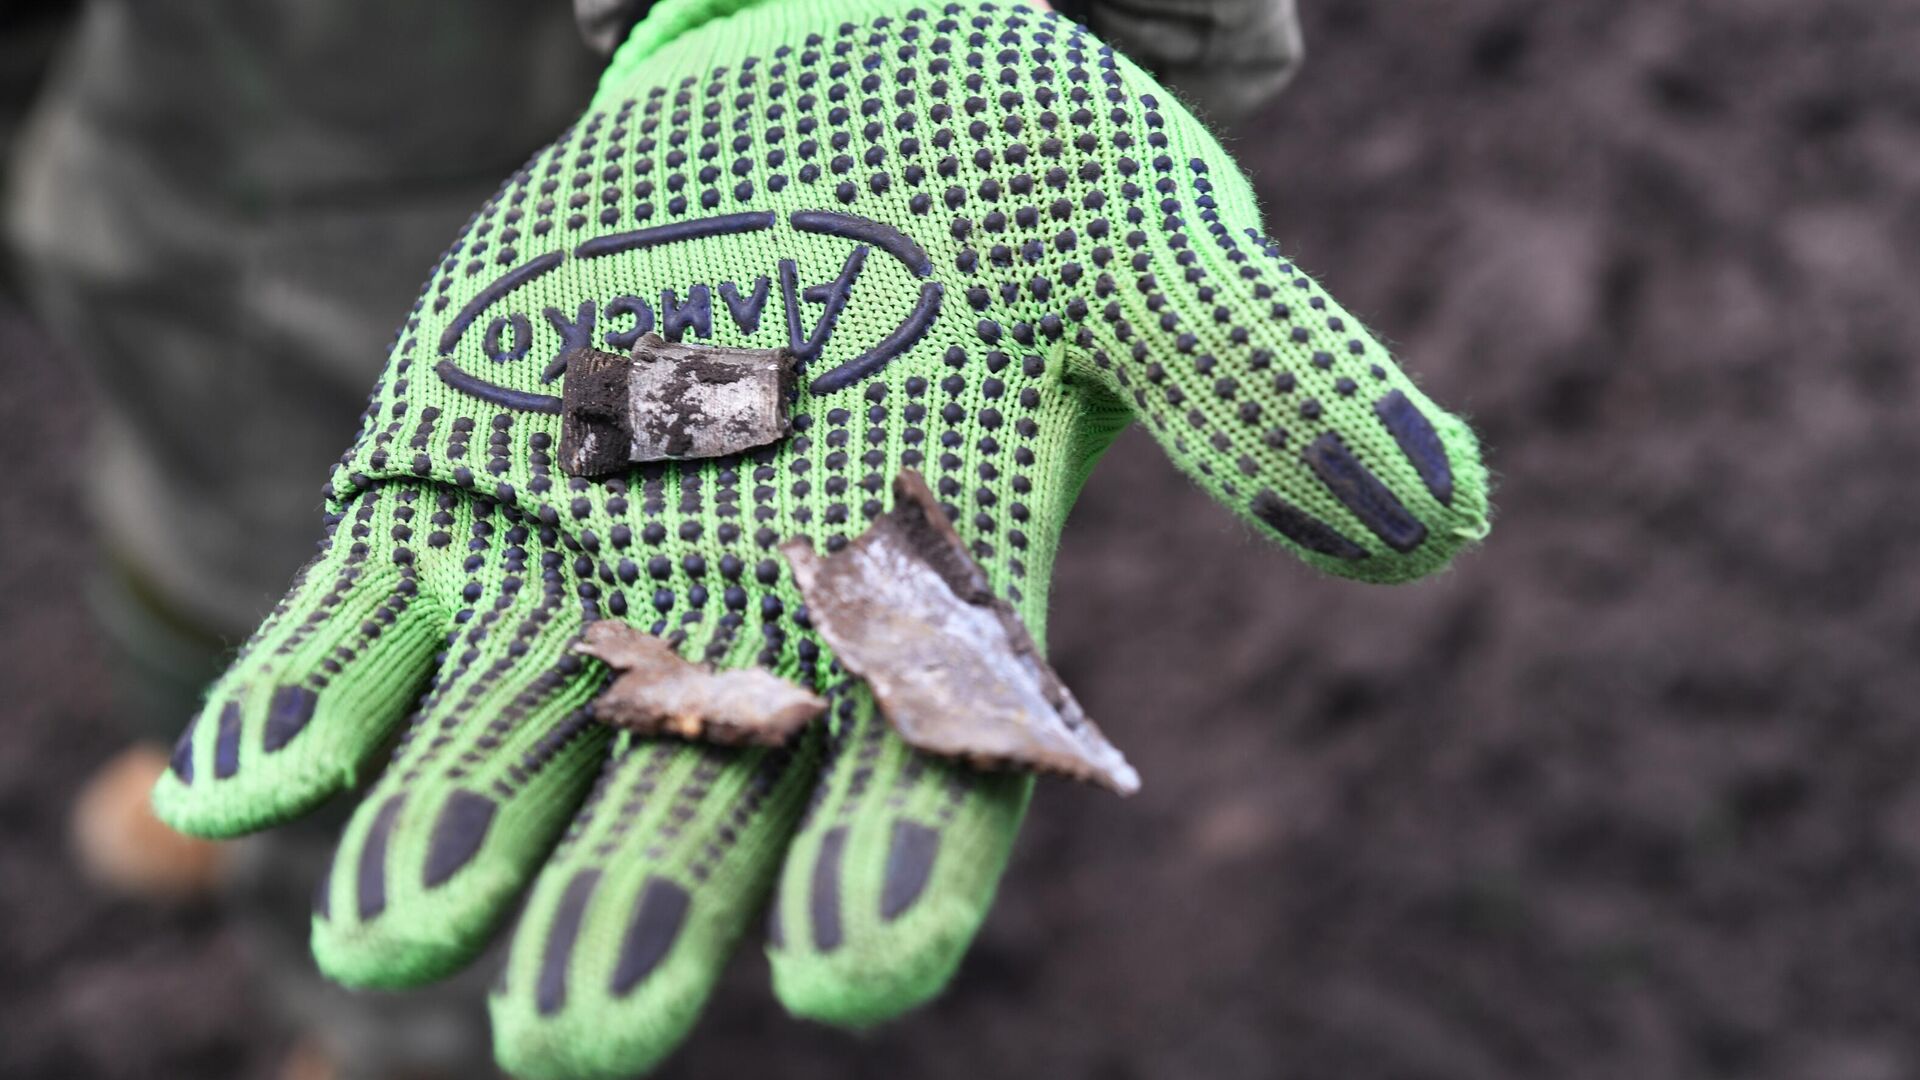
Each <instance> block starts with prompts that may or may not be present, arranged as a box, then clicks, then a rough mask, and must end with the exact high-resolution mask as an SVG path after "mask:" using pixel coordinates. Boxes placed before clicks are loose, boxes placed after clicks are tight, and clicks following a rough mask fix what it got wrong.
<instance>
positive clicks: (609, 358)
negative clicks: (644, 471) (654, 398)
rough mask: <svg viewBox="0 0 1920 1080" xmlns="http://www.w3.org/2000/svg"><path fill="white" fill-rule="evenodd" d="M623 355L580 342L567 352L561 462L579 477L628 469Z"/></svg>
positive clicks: (627, 361) (625, 360)
mask: <svg viewBox="0 0 1920 1080" xmlns="http://www.w3.org/2000/svg"><path fill="white" fill-rule="evenodd" d="M632 365H633V362H632V361H631V360H630V359H628V358H627V357H626V356H624V355H622V354H620V353H610V352H601V351H600V350H599V349H593V348H588V347H586V346H580V347H578V348H576V349H574V350H573V351H572V352H570V353H568V354H567V381H566V382H565V383H564V384H563V385H562V387H561V393H560V464H561V467H562V468H564V469H566V470H567V472H568V473H570V474H571V475H574V476H606V475H608V474H611V473H617V472H621V471H622V470H624V469H626V467H627V464H628V462H629V460H630V459H631V455H632V453H633V449H632V448H633V431H632V429H631V427H630V425H629V421H628V417H627V374H628V371H629V369H630V368H631V367H632Z"/></svg>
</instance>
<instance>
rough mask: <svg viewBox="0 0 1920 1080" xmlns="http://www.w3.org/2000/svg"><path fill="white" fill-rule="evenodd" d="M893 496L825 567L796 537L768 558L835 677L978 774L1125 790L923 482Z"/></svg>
mask: <svg viewBox="0 0 1920 1080" xmlns="http://www.w3.org/2000/svg"><path fill="white" fill-rule="evenodd" d="M893 497H894V507H893V509H892V510H890V511H888V512H887V513H885V514H882V515H881V516H879V517H878V518H876V519H874V523H873V526H872V527H871V528H869V529H868V530H867V531H866V532H864V533H862V534H861V535H860V536H859V537H858V538H857V539H855V540H854V541H853V542H852V543H850V544H848V545H847V546H846V547H844V548H842V549H841V550H840V551H838V552H835V553H834V554H832V555H828V556H826V557H824V558H822V557H821V556H819V555H817V554H815V553H814V550H813V545H812V544H811V543H810V542H809V541H807V540H806V539H804V538H800V539H794V540H789V541H787V542H786V543H785V544H783V545H781V548H780V550H781V553H782V554H784V555H785V556H786V557H787V561H788V562H789V563H790V564H792V566H793V574H794V579H795V580H796V581H797V582H798V583H799V585H800V593H801V595H802V596H803V597H805V599H806V602H807V611H808V614H809V616H810V617H811V619H812V621H813V625H814V628H815V629H817V630H819V632H820V634H821V636H822V637H824V638H826V639H827V643H828V644H829V645H832V646H833V649H834V652H835V654H836V655H837V656H838V657H839V660H840V664H841V666H843V667H845V668H846V669H847V670H849V671H851V672H853V673H854V674H856V675H859V676H861V677H863V678H865V679H866V681H867V683H868V685H870V686H871V687H872V688H873V693H874V697H875V698H876V699H878V701H879V703H880V708H881V711H882V712H884V713H885V714H886V716H887V719H888V720H889V721H891V722H892V724H893V726H894V729H895V730H897V731H898V732H899V733H900V737H901V738H902V739H904V740H906V742H907V743H908V745H910V746H913V747H916V748H918V749H920V750H924V751H926V752H928V753H932V754H940V755H942V756H946V757H957V758H963V759H965V760H967V761H969V762H971V763H973V764H975V765H979V766H983V767H997V766H1007V765H1013V766H1026V767H1030V768H1034V769H1038V770H1041V771H1043V772H1052V773H1060V774H1063V775H1066V776H1071V777H1075V778H1077V779H1081V780H1088V781H1091V782H1093V783H1096V784H1099V785H1100V786H1102V787H1105V788H1108V789H1109V790H1112V791H1114V792H1117V793H1119V794H1121V795H1131V794H1133V793H1134V792H1136V791H1138V790H1139V789H1140V776H1139V774H1138V773H1136V772H1135V771H1134V770H1133V767H1132V766H1131V765H1128V764H1127V760H1126V758H1125V757H1124V756H1122V755H1121V753H1120V751H1119V750H1118V749H1116V748H1115V747H1114V746H1113V744H1112V743H1110V742H1108V741H1107V739H1106V736H1104V735H1102V734H1101V733H1100V729H1099V727H1097V726H1096V725H1095V724H1094V723H1093V721H1091V720H1089V719H1087V716H1086V713H1084V712H1083V711H1081V708H1080V703H1079V702H1078V701H1075V700H1074V697H1073V694H1072V693H1070V692H1069V691H1068V690H1067V688H1066V686H1065V685H1064V684H1062V683H1061V681H1060V677H1059V676H1058V675H1056V674H1055V673H1054V670H1053V668H1052V667H1050V666H1049V665H1048V664H1047V662H1046V660H1045V659H1043V658H1042V657H1041V656H1040V653H1039V650H1038V649H1037V648H1036V647H1035V646H1034V643H1033V637H1032V635H1031V634H1029V633H1028V632H1027V628H1026V626H1025V624H1023V623H1021V621H1020V617H1019V616H1018V615H1016V614H1014V611H1013V608H1012V607H1010V606H1009V605H1008V604H1007V603H1006V601H1004V600H1001V599H1000V598H999V597H998V596H995V595H994V594H993V591H992V589H991V587H990V586H989V585H988V583H987V578H986V574H985V573H984V572H983V571H981V569H980V567H979V565H978V564H976V563H975V562H974V561H973V558H972V557H971V556H969V555H968V554H967V550H966V547H965V546H964V545H963V544H962V542H961V540H960V537H959V534H957V533H955V532H954V530H953V526H952V525H950V524H948V522H947V518H946V515H945V514H943V513H942V512H941V510H940V506H939V504H938V503H937V502H936V501H935V499H934V497H933V492H931V491H929V490H928V489H927V485H926V481H924V480H922V479H921V478H920V475H919V474H918V473H916V472H913V471H912V470H904V471H902V472H901V473H900V475H899V476H898V477H896V478H895V479H894V482H893Z"/></svg>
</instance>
